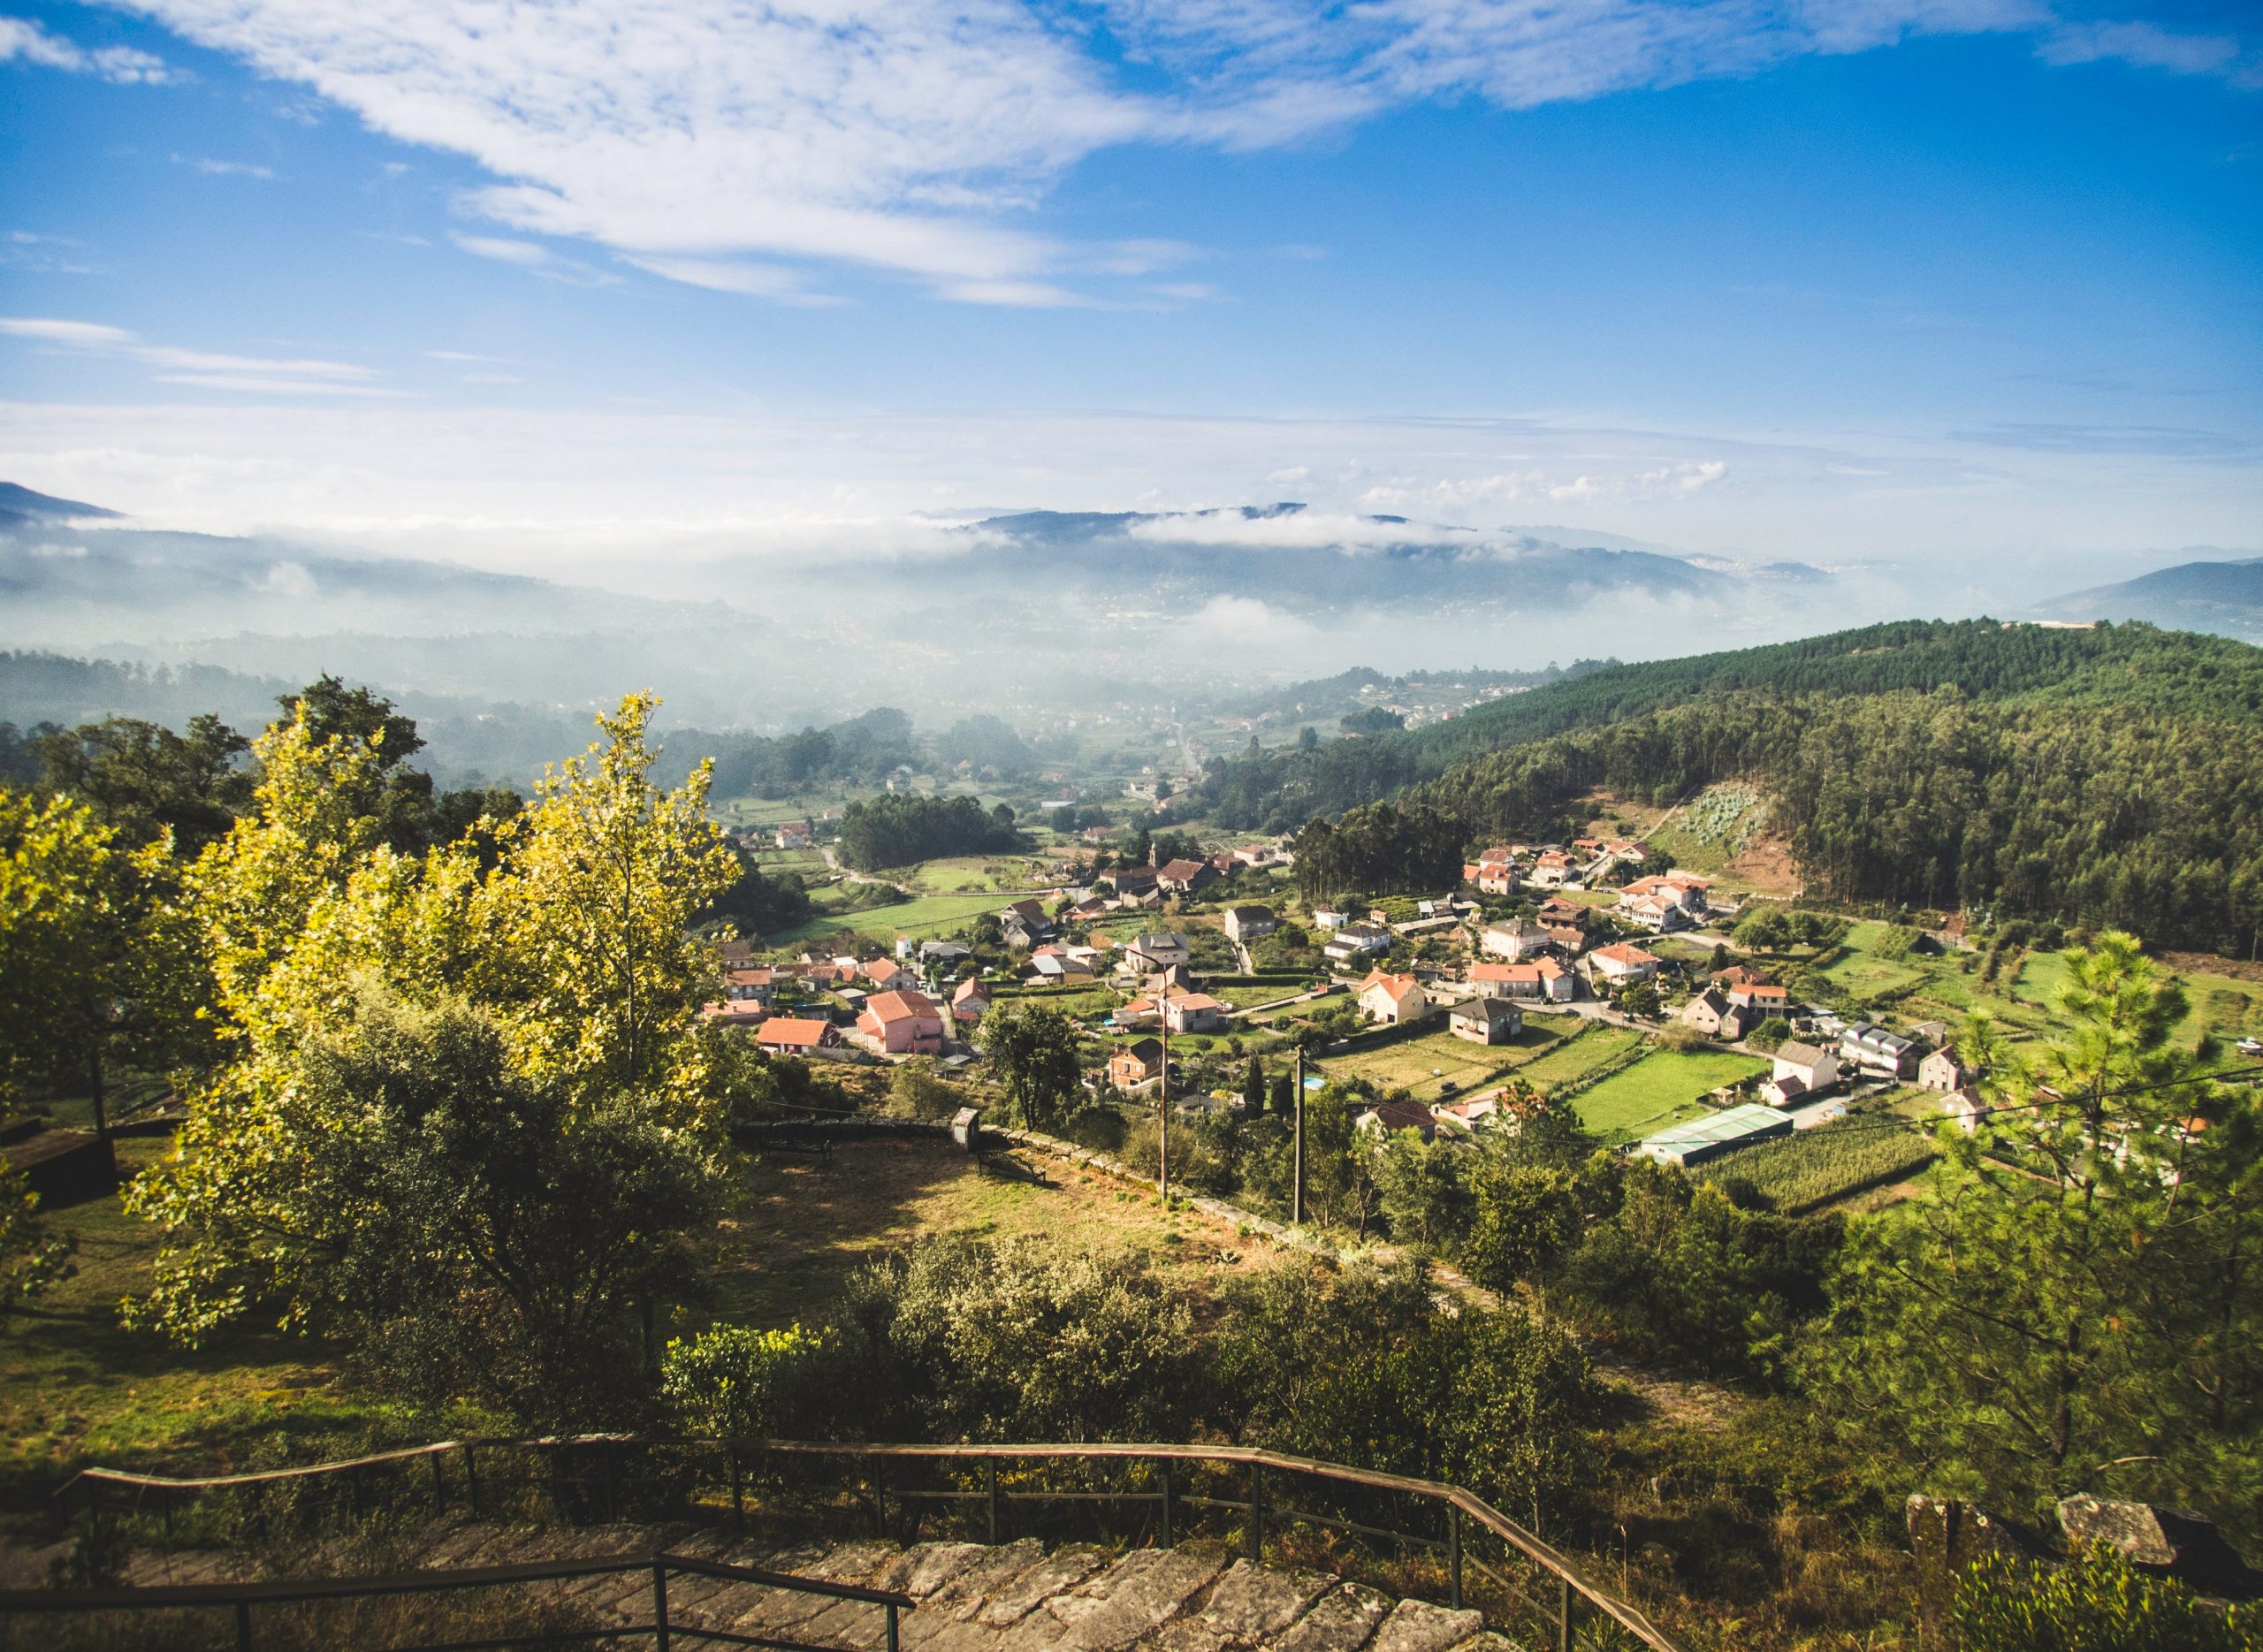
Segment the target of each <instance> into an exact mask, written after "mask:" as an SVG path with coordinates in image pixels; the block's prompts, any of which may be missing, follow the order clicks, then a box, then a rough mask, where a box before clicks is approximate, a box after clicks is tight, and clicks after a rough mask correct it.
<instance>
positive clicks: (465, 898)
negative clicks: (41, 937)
mask: <svg viewBox="0 0 2263 1652" xmlns="http://www.w3.org/2000/svg"><path fill="white" fill-rule="evenodd" d="M657 704H658V701H657V700H656V699H655V698H654V697H651V696H650V695H636V696H631V697H629V698H628V699H626V700H624V701H623V702H622V703H621V707H620V709H619V710H618V711H617V712H615V713H613V715H611V716H605V717H600V718H599V719H598V724H599V727H600V730H601V732H602V734H603V735H604V738H603V739H601V740H600V741H599V742H598V743H596V744H595V745H592V746H591V748H590V750H589V751H588V752H587V753H586V754H585V756H583V757H581V758H577V759H575V760H573V761H570V762H568V763H566V764H563V765H560V766H559V767H558V768H557V769H555V770H553V771H552V773H551V774H550V775H549V777H548V778H547V779H546V780H545V783H544V785H543V787H542V788H541V791H540V794H539V796H537V800H536V801H535V803H533V804H532V805H531V806H530V808H529V809H528V810H527V811H525V812H524V814H522V816H520V817H517V818H514V819H510V820H507V821H505V820H494V819H484V820H482V821H480V822H479V823H477V825H476V827H475V828H474V833H473V834H472V835H471V836H468V837H467V838H466V839H465V840H464V841H461V842H457V843H453V844H446V845H442V846H441V847H438V848H436V849H431V851H429V852H428V853H426V854H424V855H423V856H421V857H417V856H403V855H400V854H398V853H396V852H395V851H394V850H392V849H390V848H388V847H386V846H385V842H384V841H383V834H382V832H381V831H380V829H379V826H378V823H377V821H376V820H375V819H373V818H370V816H369V815H367V814H365V813H362V812H358V811H357V810H356V807H355V805H354V802H353V800H354V798H356V797H365V796H367V795H368V793H369V791H370V788H368V787H367V786H366V785H363V784H361V783H360V782H361V781H362V780H365V779H366V776H367V773H368V771H369V770H370V768H371V767H372V766H373V765H376V764H377V762H378V760H379V756H380V754H379V753H378V751H377V748H376V746H375V743H374V742H371V743H369V744H366V745H365V744H360V743H357V742H354V741H351V740H347V739H343V738H323V737H320V736H318V735H315V734H314V733H312V732H311V731H310V730H309V728H308V727H307V726H306V723H305V721H304V719H303V715H301V716H294V717H293V719H292V720H291V721H289V722H286V723H284V724H280V725H278V726H277V727H275V728H273V729H270V731H269V733H268V734H267V735H265V736H264V737H263V739H262V740H261V741H260V742H258V745H257V747H256V748H255V750H256V754H257V757H258V759H259V764H260V781H259V786H258V791H257V795H256V797H255V803H254V806H253V808H252V809H251V811H249V812H248V814H247V815H246V816H245V817H244V818H242V819H241V820H240V821H239V822H238V823H237V824H236V826H235V827H234V829H233V830H232V832H231V833H230V834H229V835H228V836H227V837H225V838H224V839H222V840H221V841H218V842H217V843H215V844H213V845H212V846H211V847H210V849H208V850H207V851H206V852H205V854H204V855H203V856H202V857H201V858H200V859H199V861H198V862H197V864H195V866H194V868H193V869H192V871H191V872H190V874H189V877H188V880H187V881H188V902H189V906H190V910H192V911H193V912H194V914H195V915H196V916H197V918H198V920H199V922H200V924H201V925H202V932H203V934H204V936H205V939H206V945H207V956H208V958H209V961H210V978H211V982H212V1005H213V1013H214V1015H215V1016H217V1018H218V1020H219V1022H220V1023H221V1024H222V1027H223V1042H224V1047H225V1049H226V1051H227V1053H228V1057H229V1058H228V1059H227V1060H226V1061H225V1063H224V1064H223V1065H222V1066H221V1068H220V1069H219V1070H218V1071H217V1074H216V1075H215V1077H213V1079H212V1081H211V1082H210V1084H209V1085H206V1086H205V1087H204V1089H203V1090H202V1092H201V1093H200V1094H199V1096H198V1097H197V1098H196V1102H195V1105H194V1108H193V1111H192V1114H191V1116H190V1119H189V1121H188V1123H187V1125H186V1127H185V1128H184V1130H183V1131H182V1133H181V1136H180V1138H179V1145H178V1147H177V1150H176V1151H175V1153H173V1154H172V1155H171V1157H169V1158H168V1159H167V1160H165V1161H164V1162H163V1163H161V1164H159V1165H157V1166H156V1167H153V1168H152V1169H150V1170H149V1171H148V1172H146V1173H144V1175H143V1176H141V1177H140V1178H139V1179H138V1180H137V1181H136V1182H135V1183H134V1184H133V1187H132V1188H131V1189H130V1190H129V1192H128V1199H127V1202H128V1207H129V1208H130V1209H131V1210H133V1211H134V1212H135V1213H137V1214H141V1215H143V1216H145V1217H148V1218H149V1219H150V1220H152V1221H154V1222H158V1223H160V1224H161V1225H162V1226H163V1227H164V1229H165V1238H164V1245H163V1246H162V1249H161V1252H160V1256H159V1260H158V1264H157V1268H156V1275H155V1280H154V1283H153V1285H152V1288H151V1290H149V1293H148V1294H147V1295H146V1296H144V1297H142V1298H140V1299H138V1300H137V1301H135V1302H134V1303H132V1304H130V1305H129V1313H130V1314H131V1315H132V1316H133V1317H134V1318H136V1319H138V1320H140V1321H143V1322H147V1323H150V1324H154V1325H157V1326H161V1327H163V1328H164V1329H166V1330H168V1331H170V1332H171V1333H172V1334H173V1335H175V1336H179V1337H181V1338H183V1339H185V1340H188V1341H191V1342H194V1341H195V1340H197V1339H198V1338H200V1337H202V1336H206V1335H208V1334H209V1333H210V1331H211V1330H212V1329H213V1328H215V1327H217V1326H218V1325H220V1324H223V1323H225V1322H226V1321H230V1320H232V1319H234V1318H236V1317H238V1316H240V1315H242V1314H245V1313H250V1312H254V1311H259V1312H267V1313H274V1314H275V1315H276V1316H277V1318H278V1320H279V1321H281V1322H282V1323H284V1324H286V1325H288V1326H293V1327H297V1328H307V1329H320V1330H324V1331H326V1332H331V1333H333V1334H338V1335H341V1336H346V1337H348V1338H349V1339H351V1340H353V1341H354V1343H355V1344H356V1345H357V1346H358V1349H359V1351H360V1357H361V1359H362V1363H363V1364H364V1366H365V1367H366V1368H368V1369H370V1371H372V1372H373V1373H376V1374H380V1375H382V1376H385V1377H389V1378H390V1379H392V1381H393V1382H395V1383H396V1384H397V1385H398V1386H400V1388H402V1389H405V1390H407V1391H409V1392H412V1393H415V1394H416V1395H419V1396H423V1397H432V1398H439V1397H470V1398H473V1399H476V1400H478V1401H482V1402H484V1403H487V1404H490V1405H495V1406H498V1407H499V1408H501V1409H503V1410H506V1411H507V1412H512V1413H514V1414H515V1415H518V1416H520V1417H522V1418H525V1419H527V1420H537V1421H543V1422H570V1421H580V1420H590V1421H596V1420H606V1419H607V1418H610V1417H617V1416H621V1415H623V1414H626V1413H628V1412H631V1411H633V1410H634V1408H635V1406H636V1404H637V1403H638V1402H639V1399H640V1397H641V1396H642V1394H643V1393H644V1389H645V1387H646V1385H645V1383H644V1379H643V1375H642V1373H643V1371H644V1367H646V1366H647V1365H648V1364H649V1360H640V1359H638V1358H637V1357H636V1353H637V1345H638V1343H639V1341H640V1339H641V1341H642V1344H643V1345H644V1348H645V1349H646V1350H647V1351H649V1350H650V1349H651V1346H652V1332H653V1324H652V1318H653V1313H654V1312H655V1310H656V1307H657V1306H659V1304H661V1303H662V1302H664V1301H665V1300H666V1298H667V1296H668V1295H669V1293H670V1292H671V1291H672V1290H674V1289H676V1288H678V1286H679V1284H680V1283H681V1282H682V1281H683V1280H684V1279H685V1278H686V1277H687V1276H688V1269H687V1268H685V1266H684V1263H683V1257H682V1247H683V1246H684V1245H686V1244H687V1243H688V1242H689V1238H690V1236H691V1235H692V1234H694V1233H696V1232H697V1231H698V1230H699V1229H701V1228H703V1227H704V1226H705V1225H706V1224H707V1223H708V1222H710V1220H711V1218H712V1207H713V1199H714V1193H715V1188H716V1178H717V1169H718V1166H717V1160H716V1156H715V1148H716V1146H717V1145H718V1125H719V1123H720V1116H719V1113H720V1110H719V1108H717V1107H716V1106H715V1105H714V1103H713V1102H712V1100H710V1098H709V1094H708V1090H709V1085H708V1084H707V1080H706V1075H705V1069H704V1064H703V1062H702V1060H701V1057H700V1054H699V1050H700V1047H701V1040H700V1039H699V1038H698V1037H697V1006H698V1003H699V1001H700V1000H701V999H702V997H703V996H704V995H705V994H706V993H707V992H708V991H709V990H710V989H711V987H712V967H713V966H712V958H711V955H709V954H708V953H707V952H706V951H705V948H702V947H701V946H700V945H699V944H698V943H697V941H696V940H693V939H692V937H691V936H690V933H689V925H690V923H691V921H692V920H693V919H694V917H696V916H697V914H698V913H699V911H700V910H702V909H703V908H705V906H706V905H707V904H708V903H709V902H712V900H713V899H714V898H715V896H716V895H718V894H720V892H721V891H722V890H723V889H724V888H726V887H728V885H729V882H730V880H731V879H732V878H734V877H735V875H736V868H735V863H734V862H733V860H732V858H731V856H729V854H728V851H727V849H725V847H724V844H723V841H722V839H721V835H720V833H719V832H718V831H717V830H716V828H715V827H714V826H712V823H710V822H709V821H708V820H707V818H706V815H705V790H706V781H707V776H706V771H705V765H702V766H701V767H700V768H699V769H698V770H696V771H695V772H694V773H693V774H692V776H691V778H690V781H689V782H688V783H687V784H686V785H685V786H683V787H681V788H674V789H673V790H664V789H662V788H659V787H656V786H655V785H654V784H653V782H652V779H651V767H652V764H653V761H654V753H653V751H652V750H651V747H650V744H649V742H648V740H647V731H648V728H649V725H650V720H651V712H652V710H653V708H654V707H655V706H656V705H657ZM482 843H485V844H490V845H492V864H491V865H489V866H487V867H486V869H485V870H484V871H483V857H482V854H481V849H480V845H481V844H482Z"/></svg>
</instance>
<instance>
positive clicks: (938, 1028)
mask: <svg viewBox="0 0 2263 1652" xmlns="http://www.w3.org/2000/svg"><path fill="white" fill-rule="evenodd" d="M857 1031H858V1032H862V1033H863V1034H865V1037H867V1038H869V1039H872V1041H873V1043H874V1044H876V1045H877V1046H878V1047H879V1048H880V1050H881V1051H882V1052H884V1053H885V1054H889V1055H941V1054H942V1053H943V1012H942V1010H941V1009H940V1008H939V1007H938V1006H937V1005H936V1003H935V1001H934V1000H933V999H932V998H930V997H928V996H927V994H926V993H918V992H893V993H873V994H872V997H871V998H869V999H867V1000H866V1001H865V1013H864V1014H862V1015H861V1016H857Z"/></svg>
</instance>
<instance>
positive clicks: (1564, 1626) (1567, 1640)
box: [1556, 1578, 1572, 1652]
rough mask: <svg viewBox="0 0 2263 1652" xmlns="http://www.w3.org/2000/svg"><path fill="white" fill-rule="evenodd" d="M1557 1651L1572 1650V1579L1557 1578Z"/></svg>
mask: <svg viewBox="0 0 2263 1652" xmlns="http://www.w3.org/2000/svg"><path fill="white" fill-rule="evenodd" d="M1556 1587H1557V1596H1556V1599H1557V1605H1556V1652H1572V1580H1571V1579H1569V1578H1559V1579H1558V1580H1557V1586H1556Z"/></svg>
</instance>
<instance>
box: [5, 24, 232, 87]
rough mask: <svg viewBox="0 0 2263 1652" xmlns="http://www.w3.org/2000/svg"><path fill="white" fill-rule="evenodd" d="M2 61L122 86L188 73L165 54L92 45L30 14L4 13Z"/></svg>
mask: <svg viewBox="0 0 2263 1652" xmlns="http://www.w3.org/2000/svg"><path fill="white" fill-rule="evenodd" d="M0 63H25V64H30V65H34V66H36V67H38V68H42V69H60V70H61V71H63V72H64V73H65V74H91V75H93V76H95V78H96V79H97V80H111V81H115V82H117V83H118V85H120V86H167V85H171V84H172V83H174V82H176V81H180V80H187V79H188V77H187V75H186V74H184V73H183V72H181V71H179V69H176V68H174V67H173V66H172V65H171V64H168V63H167V62H166V61H165V60H164V58H162V57H153V56H151V55H150V54H149V53H148V52H146V51H137V50H135V49H133V47H131V46H97V47H94V48H92V49H88V48H87V47H84V46H81V45H80V44H79V43H78V42H76V41H73V40H69V39H66V38H65V37H64V36H63V35H60V34H51V33H50V32H49V31H48V30H46V29H44V28H42V27H40V26H39V25H38V24H37V23H35V22H34V21H33V20H32V19H29V18H21V17H0Z"/></svg>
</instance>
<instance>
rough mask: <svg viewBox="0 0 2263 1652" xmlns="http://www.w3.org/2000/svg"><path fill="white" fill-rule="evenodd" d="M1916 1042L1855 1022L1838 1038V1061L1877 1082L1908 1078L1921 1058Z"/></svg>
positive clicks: (1871, 1023) (1865, 1023)
mask: <svg viewBox="0 0 2263 1652" xmlns="http://www.w3.org/2000/svg"><path fill="white" fill-rule="evenodd" d="M1923 1053H1924V1052H1923V1051H1921V1050H1920V1049H1919V1048H1918V1047H1917V1040H1916V1039H1906V1038H1903V1037H1902V1036H1901V1034H1900V1033H1899V1032H1888V1031H1886V1028H1884V1027H1881V1026H1879V1025H1878V1024H1876V1023H1875V1022H1869V1021H1863V1022H1857V1023H1856V1024H1855V1025H1853V1026H1851V1027H1848V1029H1847V1030H1846V1031H1845V1032H1841V1033H1840V1035H1839V1060H1840V1064H1841V1065H1842V1066H1847V1067H1853V1068H1856V1069H1858V1070H1861V1071H1863V1072H1866V1073H1870V1074H1872V1075H1874V1076H1876V1077H1880V1078H1909V1077H1915V1076H1916V1071H1917V1062H1918V1058H1919V1056H1920V1055H1921V1054H1923Z"/></svg>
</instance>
